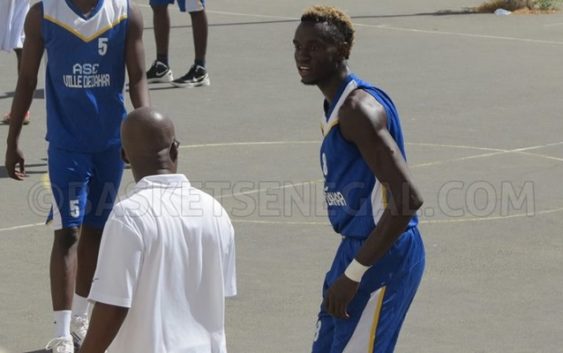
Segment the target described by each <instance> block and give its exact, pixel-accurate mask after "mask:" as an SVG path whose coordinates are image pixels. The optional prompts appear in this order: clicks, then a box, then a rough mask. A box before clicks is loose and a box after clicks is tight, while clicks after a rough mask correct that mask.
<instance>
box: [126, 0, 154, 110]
mask: <svg viewBox="0 0 563 353" xmlns="http://www.w3.org/2000/svg"><path fill="white" fill-rule="evenodd" d="M130 6H131V8H130V9H129V26H128V28H127V40H126V44H125V51H126V52H125V62H126V65H127V75H128V76H129V96H130V97H131V102H132V104H133V107H135V108H139V107H148V106H149V105H150V99H149V91H148V86H147V77H146V75H145V48H144V46H143V17H142V15H141V11H139V8H138V7H137V6H136V5H134V4H131V5H130Z"/></svg>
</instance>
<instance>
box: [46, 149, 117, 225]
mask: <svg viewBox="0 0 563 353" xmlns="http://www.w3.org/2000/svg"><path fill="white" fill-rule="evenodd" d="M48 157H49V162H48V165H49V179H50V182H51V191H52V193H53V199H54V200H53V208H52V212H51V215H49V218H50V219H52V221H53V227H54V229H55V230H59V229H63V228H76V227H80V226H81V225H83V224H84V225H87V226H90V227H92V228H95V229H102V228H103V227H104V225H105V223H106V221H107V219H108V217H109V214H110V212H111V209H112V208H113V204H114V202H115V198H116V197H117V192H118V190H119V184H120V183H121V177H122V175H123V161H122V160H121V146H120V145H115V146H112V147H110V148H108V149H106V150H105V151H102V152H99V153H82V152H75V151H67V150H64V149H61V148H57V147H54V146H52V145H50V146H49V149H48Z"/></svg>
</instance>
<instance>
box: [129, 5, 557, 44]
mask: <svg viewBox="0 0 563 353" xmlns="http://www.w3.org/2000/svg"><path fill="white" fill-rule="evenodd" d="M137 6H140V7H145V8H147V7H148V8H150V6H149V5H146V4H137ZM206 12H208V13H211V14H213V13H215V14H218V15H227V16H241V17H242V16H243V17H255V18H269V19H278V20H296V21H299V18H298V17H286V16H276V15H264V14H257V13H242V12H230V11H218V10H209V9H206ZM352 23H353V24H354V25H355V26H358V27H367V28H376V29H383V30H391V31H399V32H411V33H423V34H434V35H444V36H458V37H466V38H480V39H495V40H503V41H512V42H523V43H534V44H550V45H558V46H559V45H560V46H563V42H559V41H554V40H543V39H533V38H519V37H509V36H495V35H489V34H478V33H464V32H452V31H437V30H428V29H419V28H409V27H397V26H390V25H386V24H379V25H372V24H367V23H358V22H354V21H353V19H352ZM561 24H563V23H561ZM561 24H560V23H553V24H548V25H550V26H556V25H561ZM548 25H544V26H548Z"/></svg>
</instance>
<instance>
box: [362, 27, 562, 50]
mask: <svg viewBox="0 0 563 353" xmlns="http://www.w3.org/2000/svg"><path fill="white" fill-rule="evenodd" d="M354 25H356V26H358V27H369V28H377V29H386V30H391V31H400V32H412V33H424V34H437V35H447V36H458V37H467V38H480V39H498V40H506V41H514V42H525V43H536V44H554V45H563V42H559V41H553V40H542V39H530V38H518V37H507V36H494V35H489V34H475V33H463V32H450V31H434V30H428V29H418V28H407V27H395V26H388V25H369V24H363V23H354Z"/></svg>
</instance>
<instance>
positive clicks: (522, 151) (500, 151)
mask: <svg viewBox="0 0 563 353" xmlns="http://www.w3.org/2000/svg"><path fill="white" fill-rule="evenodd" d="M312 143H320V141H256V142H227V143H213V144H199V145H186V146H180V148H203V147H232V146H264V145H284V144H312ZM562 144H563V141H561V142H554V143H548V144H544V145H536V146H529V147H521V148H516V149H512V150H503V149H495V148H486V147H473V146H458V145H448V144H432V143H416V142H414V143H407V145H420V146H432V147H445V148H468V149H477V150H486V151H495V152H492V153H484V154H478V155H472V156H465V157H460V158H453V159H449V160H443V161H436V162H428V163H421V164H415V165H412V166H411V167H410V168H411V169H412V168H421V167H428V166H435V165H440V164H444V163H449V162H456V161H463V160H469V159H475V158H485V157H490V156H496V155H500V154H506V153H519V154H524V155H529V156H534V157H541V158H547V159H553V160H557V161H563V159H562V158H557V157H552V156H546V155H541V154H536V153H528V152H526V151H530V150H535V149H540V148H545V147H552V146H558V145H562ZM322 180H323V179H318V180H311V181H306V182H300V183H294V184H286V185H283V186H279V187H275V188H261V189H254V190H248V191H243V192H239V193H234V194H229V195H225V196H218V197H217V198H219V199H226V198H231V197H236V196H241V195H250V194H257V193H261V192H264V191H270V190H278V189H286V188H290V187H296V186H302V185H309V184H316V183H319V182H322ZM561 210H563V209H555V210H545V211H539V212H536V213H535V214H547V213H553V212H559V211H561ZM514 216H518V215H512V216H507V217H514ZM504 218H506V217H504ZM494 219H501V218H495V217H489V218H476V219H475V220H494ZM471 220H472V219H451V220H438V221H432V222H431V221H427V223H455V222H466V221H471ZM265 222H267V221H265ZM255 223H257V222H255ZM421 223H422V224H424V223H425V222H424V221H422V222H421ZM40 225H44V223H32V224H24V225H19V226H13V227H7V228H0V232H5V231H11V230H18V229H24V228H30V227H36V226H40Z"/></svg>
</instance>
